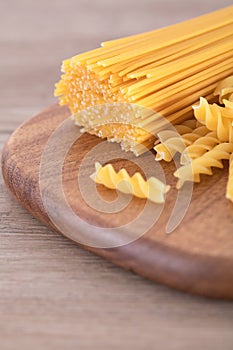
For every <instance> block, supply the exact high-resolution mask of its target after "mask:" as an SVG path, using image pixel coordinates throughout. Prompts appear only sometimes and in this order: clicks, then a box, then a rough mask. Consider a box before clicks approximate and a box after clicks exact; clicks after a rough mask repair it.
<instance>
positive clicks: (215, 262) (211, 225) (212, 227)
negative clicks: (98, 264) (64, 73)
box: [2, 105, 233, 299]
mask: <svg viewBox="0 0 233 350" xmlns="http://www.w3.org/2000/svg"><path fill="white" fill-rule="evenodd" d="M68 116H69V110H68V108H66V107H59V106H58V105H54V106H52V107H50V108H48V109H46V110H45V111H43V112H41V113H40V114H38V115H37V116H35V117H34V118H32V119H30V120H29V121H27V122H26V123H24V124H23V125H22V126H21V127H19V128H18V129H17V130H16V131H15V132H14V133H13V135H12V136H11V138H10V139H9V141H8V142H7V143H6V145H5V147H4V150H3V156H2V169H3V176H4V179H5V183H6V185H7V186H8V188H9V190H10V192H11V193H12V194H13V196H14V197H15V198H16V199H17V200H18V201H19V202H20V203H21V204H22V205H23V206H24V207H25V208H26V209H27V210H29V211H30V212H31V213H32V214H33V215H34V216H35V217H36V218H38V219H39V220H41V221H42V222H43V223H45V224H46V225H48V226H49V227H50V228H53V229H55V230H58V231H59V228H57V227H56V225H54V221H53V220H51V219H50V217H49V216H48V212H47V211H46V209H45V206H44V203H43V201H42V198H41V193H40V187H39V172H40V166H41V157H42V154H43V150H44V148H45V145H46V143H47V142H48V140H49V138H50V136H51V135H52V134H53V132H54V131H55V130H56V129H58V128H59V126H60V125H61V124H62V122H63V121H65V120H68V119H67V117H68ZM72 127H73V128H77V127H75V126H73V125H72ZM57 142H61V144H60V145H58V144H57V147H58V146H60V147H61V148H62V147H63V145H62V141H61V139H60V138H59V139H57ZM98 143H101V140H99V139H98V138H96V137H95V136H91V135H88V134H84V135H82V136H81V137H80V138H79V139H78V140H77V142H75V143H74V144H73V145H72V147H71V148H69V152H68V153H67V155H66V157H65V159H64V165H63V174H62V178H63V191H64V192H65V194H66V199H67V201H68V202H69V204H70V206H71V208H72V209H73V211H74V212H75V213H76V214H77V215H78V216H79V217H81V218H82V219H83V220H85V221H86V222H88V223H91V224H92V225H93V226H92V228H93V231H94V227H99V226H100V227H99V231H98V229H97V231H98V232H99V235H100V233H101V227H109V230H110V227H119V226H120V225H122V224H124V223H127V222H129V221H132V220H133V219H134V218H135V215H136V213H139V212H140V211H142V210H143V205H144V204H145V201H144V200H140V199H137V198H133V199H132V201H131V203H130V204H129V205H128V206H127V207H126V208H125V209H124V210H122V211H120V212H119V213H114V214H112V213H109V214H106V213H102V212H100V211H99V210H98V208H97V210H96V209H93V208H92V207H91V206H90V205H88V204H86V203H85V200H83V198H82V193H81V192H80V189H79V186H78V184H77V177H78V172H79V170H80V164H81V162H82V160H83V158H84V156H85V155H86V154H87V153H88V152H89V151H91V149H92V148H93V147H94V146H95V145H96V144H98ZM104 147H105V148H104V149H105V152H106V153H107V152H108V144H106V145H105V146H104ZM52 152H53V153H52V158H51V160H50V163H49V164H46V165H47V166H48V167H51V168H52V170H51V171H50V172H49V173H48V175H46V177H47V176H48V177H51V179H52V181H53V182H54V181H55V180H54V179H55V177H56V168H57V165H56V164H57V163H56V157H57V156H58V155H57V154H56V153H55V150H54V149H53V150H52ZM147 156H151V154H150V152H147V153H145V154H144V155H143V156H142V157H144V160H143V162H146V157H147ZM98 157H99V158H98ZM101 157H103V153H102V154H99V155H98V154H97V159H93V158H91V161H90V162H89V163H88V165H86V166H85V169H84V173H83V174H82V176H83V177H84V178H85V186H86V187H87V188H88V187H90V186H91V179H90V178H89V176H90V174H91V173H92V172H93V166H94V161H95V160H96V161H97V160H100V158H101ZM132 159H133V158H132ZM53 163H54V166H53ZM150 164H151V163H149V166H150ZM163 165H164V168H163V171H164V172H165V174H166V175H168V177H169V181H170V182H169V183H170V184H171V185H172V186H173V187H175V182H176V180H175V179H174V178H173V177H172V176H171V175H172V173H173V171H174V169H173V168H172V166H173V165H172V164H163ZM225 165H226V164H225ZM114 166H115V168H116V169H117V168H118V169H120V168H121V167H122V166H126V167H127V168H128V169H129V172H131V173H134V172H135V171H136V168H135V166H134V165H133V163H132V162H129V161H128V160H127V161H124V162H123V161H122V160H121V159H116V160H115V161H114ZM227 170H228V168H227V166H225V168H224V169H223V170H222V169H218V170H216V171H214V175H213V176H211V177H209V176H204V177H203V179H202V182H201V184H199V185H195V187H194V191H193V193H192V200H191V203H190V204H189V206H188V210H187V213H186V214H185V216H184V219H183V220H182V222H181V224H180V225H179V226H178V227H177V228H176V229H175V230H174V231H173V232H172V233H171V234H169V235H168V234H166V230H165V227H166V223H167V222H168V220H169V216H170V215H171V208H173V206H174V203H175V201H176V197H177V194H176V189H175V188H173V189H172V191H171V192H170V193H169V194H168V196H167V199H166V203H165V207H164V208H163V210H162V214H161V216H160V217H159V220H158V221H157V222H156V223H155V224H154V225H153V226H152V228H150V229H149V230H148V232H146V233H145V234H144V235H142V236H141V237H140V238H138V239H134V240H133V242H132V243H128V244H125V245H122V246H119V247H115V246H114V245H115V243H114V242H117V240H118V236H119V232H118V231H116V232H115V233H114V234H113V236H110V237H108V239H109V240H110V241H111V239H112V243H113V248H107V249H104V248H101V247H100V248H98V247H93V246H92V245H90V246H89V245H87V244H85V243H82V246H84V247H85V248H86V249H88V250H90V251H92V252H94V253H96V254H98V255H100V256H103V257H104V258H106V259H108V260H110V261H111V262H113V263H115V264H117V265H120V266H121V267H123V268H125V269H127V270H132V271H134V272H136V273H138V274H141V275H142V276H145V277H147V278H149V279H152V280H154V281H156V282H159V283H163V284H166V285H168V286H171V287H174V288H177V289H180V290H183V291H187V292H191V293H197V294H201V295H205V296H210V297H217V298H229V299H230V298H233V237H232V235H231V233H232V230H233V206H232V204H231V203H230V201H227V200H226V199H225V187H226V181H227ZM100 187H101V193H102V196H105V199H107V200H111V196H112V191H111V190H108V189H106V188H104V187H103V186H100ZM48 191H50V192H52V187H51V188H48ZM50 196H52V193H51V194H50ZM52 201H53V202H52V210H53V212H54V213H55V215H56V216H58V217H60V218H61V220H62V222H64V223H65V222H66V220H69V218H67V217H66V214H65V212H64V208H63V207H61V203H60V201H59V198H56V197H54V199H52ZM151 205H152V204H151ZM153 205H155V204H153ZM153 205H152V206H153ZM151 215H153V210H152V211H151ZM139 222H140V221H139ZM80 230H81V228H80ZM89 230H91V229H89ZM129 233H131V234H133V232H129ZM65 234H67V235H68V236H69V237H70V238H71V239H72V240H74V241H75V242H76V243H78V244H79V242H80V238H79V232H78V233H75V232H73V231H72V230H71V229H70V231H68V233H65ZM88 234H90V232H88ZM109 234H110V233H109ZM125 234H127V233H125ZM93 235H94V232H93ZM84 237H85V236H84ZM81 242H82V241H81Z"/></svg>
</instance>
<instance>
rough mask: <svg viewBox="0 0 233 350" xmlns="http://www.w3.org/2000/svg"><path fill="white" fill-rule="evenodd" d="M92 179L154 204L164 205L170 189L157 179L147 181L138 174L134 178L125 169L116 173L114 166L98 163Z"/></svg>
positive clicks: (151, 178)
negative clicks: (166, 194)
mask: <svg viewBox="0 0 233 350" xmlns="http://www.w3.org/2000/svg"><path fill="white" fill-rule="evenodd" d="M90 177H91V179H92V180H93V181H95V183H98V184H102V185H104V186H105V187H107V188H110V189H118V190H119V191H121V192H123V193H127V194H133V195H134V196H136V197H139V198H147V199H149V200H150V201H152V202H154V203H164V201H165V193H167V192H168V191H169V189H170V186H167V185H165V184H164V183H163V182H161V181H160V180H158V179H156V178H155V177H150V178H149V179H148V180H147V181H146V180H144V179H143V177H142V175H141V174H140V173H138V172H137V173H135V174H134V175H133V176H132V177H131V176H130V175H129V174H128V172H127V170H126V169H124V168H123V169H121V170H120V171H119V172H116V171H115V170H114V168H113V166H112V164H107V165H105V166H102V165H101V164H100V163H98V162H96V163H95V172H94V173H93V174H92V175H91V176H90Z"/></svg>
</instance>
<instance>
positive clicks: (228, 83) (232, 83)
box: [214, 75, 233, 103]
mask: <svg viewBox="0 0 233 350" xmlns="http://www.w3.org/2000/svg"><path fill="white" fill-rule="evenodd" d="M214 95H215V96H219V102H220V103H224V102H223V101H224V100H228V101H232V102H233V75H231V76H230V77H227V78H226V79H223V80H222V81H220V82H219V83H218V84H217V86H216V89H215V91H214Z"/></svg>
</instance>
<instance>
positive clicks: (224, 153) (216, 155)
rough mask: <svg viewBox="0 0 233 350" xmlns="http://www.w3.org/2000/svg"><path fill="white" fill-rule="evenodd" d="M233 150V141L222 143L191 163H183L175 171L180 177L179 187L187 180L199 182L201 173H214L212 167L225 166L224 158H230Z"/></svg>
mask: <svg viewBox="0 0 233 350" xmlns="http://www.w3.org/2000/svg"><path fill="white" fill-rule="evenodd" d="M232 152H233V143H226V142H225V143H220V144H219V145H217V146H215V147H214V148H213V149H212V150H211V151H208V152H206V153H204V154H203V155H202V156H201V157H199V158H197V159H194V160H192V161H191V163H189V164H186V165H183V166H182V167H180V168H179V169H178V170H177V171H175V173H174V176H175V177H177V178H178V179H179V181H178V183H177V188H178V189H179V188H181V187H182V186H183V184H184V183H185V182H186V181H193V182H199V181H200V178H199V175H201V174H206V175H212V170H211V168H212V167H216V168H223V164H222V160H223V159H229V158H230V155H231V153H232Z"/></svg>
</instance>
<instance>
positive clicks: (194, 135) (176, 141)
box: [154, 126, 209, 162]
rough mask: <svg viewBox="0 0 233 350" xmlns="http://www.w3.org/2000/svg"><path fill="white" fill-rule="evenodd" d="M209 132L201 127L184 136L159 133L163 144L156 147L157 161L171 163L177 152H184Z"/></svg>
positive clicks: (169, 132) (165, 132)
mask: <svg viewBox="0 0 233 350" xmlns="http://www.w3.org/2000/svg"><path fill="white" fill-rule="evenodd" d="M208 132H209V130H208V129H207V128H206V127H205V126H199V127H197V128H195V129H194V130H192V131H191V132H188V133H187V134H183V135H182V136H180V135H179V134H177V133H176V132H174V131H170V130H164V131H161V132H160V133H158V137H159V140H160V142H161V143H160V144H158V145H156V146H155V147H154V150H155V151H156V152H157V154H156V157H155V159H156V160H162V159H163V160H165V161H166V162H170V161H171V160H172V159H173V157H174V155H175V154H176V153H177V152H178V153H182V152H184V150H185V148H186V147H187V146H189V145H191V144H193V142H195V141H196V140H198V139H199V138H200V137H201V136H203V135H206V134H207V133H208Z"/></svg>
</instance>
